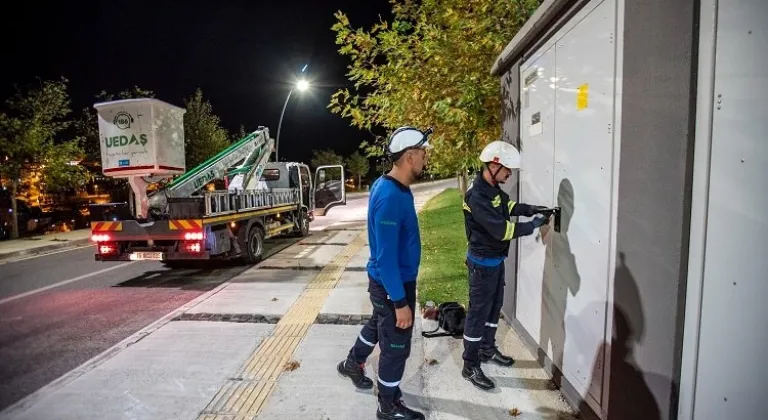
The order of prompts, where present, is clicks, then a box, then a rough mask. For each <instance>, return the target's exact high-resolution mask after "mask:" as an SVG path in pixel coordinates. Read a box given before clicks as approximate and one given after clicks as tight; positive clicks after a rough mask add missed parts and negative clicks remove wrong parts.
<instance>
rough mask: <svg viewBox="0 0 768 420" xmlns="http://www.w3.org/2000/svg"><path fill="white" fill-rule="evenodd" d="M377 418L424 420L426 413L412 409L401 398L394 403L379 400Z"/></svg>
mask: <svg viewBox="0 0 768 420" xmlns="http://www.w3.org/2000/svg"><path fill="white" fill-rule="evenodd" d="M376 418H377V419H379V420H424V414H421V413H419V412H418V411H413V410H411V409H410V408H408V407H406V406H405V405H404V404H403V402H402V401H400V400H397V401H395V402H393V403H383V402H381V401H379V408H378V410H376Z"/></svg>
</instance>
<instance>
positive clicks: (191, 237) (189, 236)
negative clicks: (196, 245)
mask: <svg viewBox="0 0 768 420" xmlns="http://www.w3.org/2000/svg"><path fill="white" fill-rule="evenodd" d="M184 239H186V240H188V241H195V240H197V241H201V240H203V232H187V233H185V234H184Z"/></svg>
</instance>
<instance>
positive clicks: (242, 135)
mask: <svg viewBox="0 0 768 420" xmlns="http://www.w3.org/2000/svg"><path fill="white" fill-rule="evenodd" d="M247 135H248V133H247V132H246V131H245V126H244V125H242V124H240V129H239V130H237V133H235V134H234V137H233V138H232V141H233V142H236V141H239V140H242V139H243V138H245V136H247Z"/></svg>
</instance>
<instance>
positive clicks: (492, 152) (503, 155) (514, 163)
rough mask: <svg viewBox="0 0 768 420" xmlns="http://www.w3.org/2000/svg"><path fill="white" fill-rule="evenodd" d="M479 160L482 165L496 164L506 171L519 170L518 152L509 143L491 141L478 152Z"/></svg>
mask: <svg viewBox="0 0 768 420" xmlns="http://www.w3.org/2000/svg"><path fill="white" fill-rule="evenodd" d="M480 160H481V161H482V162H484V163H491V162H493V163H498V164H500V165H502V166H504V167H505V168H508V169H519V168H520V152H518V151H517V148H516V147H515V146H513V145H512V144H511V143H507V142H505V141H500V140H496V141H492V142H490V143H488V145H487V146H485V148H484V149H483V151H482V152H480Z"/></svg>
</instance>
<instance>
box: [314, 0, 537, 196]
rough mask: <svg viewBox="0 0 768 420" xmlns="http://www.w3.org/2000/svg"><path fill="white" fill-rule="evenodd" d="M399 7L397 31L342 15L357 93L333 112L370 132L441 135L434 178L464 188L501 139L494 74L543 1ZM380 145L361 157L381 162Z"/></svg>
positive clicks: (430, 1) (337, 102) (405, 3)
mask: <svg viewBox="0 0 768 420" xmlns="http://www.w3.org/2000/svg"><path fill="white" fill-rule="evenodd" d="M391 3H392V4H393V7H392V12H393V16H394V19H393V21H392V22H391V23H388V22H384V21H382V22H380V23H378V24H375V25H374V26H373V27H372V28H371V29H370V30H368V31H366V30H364V29H353V28H352V26H351V24H350V22H349V19H348V18H347V16H346V15H345V14H344V13H343V12H341V11H339V12H337V13H336V14H335V16H336V20H337V22H336V23H335V24H334V25H333V26H332V28H331V29H332V30H333V31H334V32H335V33H336V44H337V45H340V48H339V50H338V51H339V53H340V54H341V55H343V56H347V57H349V59H350V60H351V63H350V65H349V66H348V68H349V72H348V74H347V75H348V78H349V80H350V81H352V82H354V88H353V89H352V91H350V90H349V89H346V88H345V89H341V90H339V91H337V92H336V93H334V94H333V95H332V97H331V101H330V104H329V105H328V107H329V108H330V109H331V112H334V113H336V114H339V115H341V116H342V117H344V118H348V119H350V123H351V125H353V126H356V127H358V128H363V129H367V130H371V131H372V130H374V129H377V128H385V129H387V130H392V129H394V128H396V127H398V126H401V125H414V126H417V127H419V128H426V127H428V126H433V127H434V129H435V133H434V134H433V135H432V136H431V139H432V143H433V144H434V146H435V150H434V153H433V154H432V156H431V158H430V169H431V170H432V171H433V172H434V173H435V174H436V175H452V174H459V175H460V176H461V177H462V178H463V179H464V180H465V179H466V173H467V168H468V167H470V166H472V165H473V164H474V163H475V162H476V160H477V157H478V155H479V153H480V150H482V147H483V146H485V145H486V144H488V143H489V142H490V141H492V140H495V139H498V138H499V137H500V136H501V95H500V94H499V91H500V89H499V81H498V79H497V78H496V77H494V76H491V75H490V68H491V66H492V64H493V62H494V60H495V59H496V57H498V55H499V54H500V53H501V51H502V50H503V48H504V47H505V45H506V43H507V42H509V41H510V40H511V39H512V38H513V36H514V35H515V33H517V31H518V30H519V28H520V27H521V26H522V25H523V24H524V23H525V21H526V20H527V19H528V17H529V16H530V15H531V14H532V13H533V12H534V11H535V9H536V7H538V5H539V4H540V3H541V0H515V1H512V2H500V1H496V0H474V1H472V2H467V1H463V0H442V1H437V0H423V1H416V0H392V1H391ZM458 40H461V41H460V42H459V41H458ZM381 141H383V139H382V138H379V139H378V140H377V141H376V142H374V144H368V143H363V144H362V147H363V148H365V149H366V151H367V152H368V155H369V156H380V155H381V151H382V147H381V145H380V144H376V143H380V142H381ZM463 185H466V183H463Z"/></svg>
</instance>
